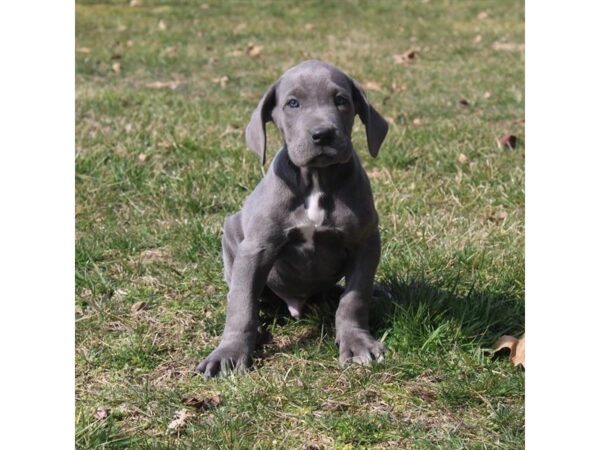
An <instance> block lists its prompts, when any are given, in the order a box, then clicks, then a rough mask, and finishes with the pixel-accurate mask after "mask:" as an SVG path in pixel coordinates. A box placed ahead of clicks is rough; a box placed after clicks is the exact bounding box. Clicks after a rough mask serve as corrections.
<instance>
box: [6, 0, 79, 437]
mask: <svg viewBox="0 0 600 450" xmlns="http://www.w3.org/2000/svg"><path fill="white" fill-rule="evenodd" d="M74 11H75V9H74V5H73V2H70V1H68V2H50V1H48V0H37V1H31V0H30V1H27V2H20V1H14V2H2V3H0V17H2V26H1V27H0V43H1V44H0V45H1V48H2V69H1V70H0V198H1V203H0V205H1V208H2V215H1V217H0V229H1V232H0V236H1V237H0V239H1V253H0V258H1V259H0V279H1V280H2V284H1V287H0V299H1V303H0V305H1V308H2V311H1V313H0V348H2V363H1V364H2V370H1V371H0V373H1V375H0V377H1V380H0V390H1V391H0V398H2V403H1V405H0V424H1V427H2V430H3V433H2V447H3V448H25V447H26V448H72V446H73V442H74V430H75V428H74V313H73V311H74V288H73V286H74V267H73V263H74V241H75V234H74V148H75V146H74V136H75V127H74V122H75V115H74V98H75V96H74V73H75V61H74V55H75V51H74V34H75V33H74V31H75V28H74V23H75V22H74V17H75V14H74ZM11 444H12V445H11Z"/></svg>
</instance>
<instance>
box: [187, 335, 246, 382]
mask: <svg viewBox="0 0 600 450" xmlns="http://www.w3.org/2000/svg"><path fill="white" fill-rule="evenodd" d="M250 354H251V350H250V349H249V348H248V346H246V345H244V344H239V343H229V344H225V345H223V344H221V345H219V346H218V347H217V348H216V349H214V350H213V352H212V353H211V354H210V355H208V356H207V357H206V358H205V359H204V360H203V361H201V362H200V364H198V366H196V372H198V373H201V374H203V375H204V377H205V378H210V377H215V376H217V375H219V374H220V373H223V372H227V371H231V370H245V369H248V368H249V367H250V366H251V365H252V358H251V356H250Z"/></svg>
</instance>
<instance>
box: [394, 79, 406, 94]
mask: <svg viewBox="0 0 600 450" xmlns="http://www.w3.org/2000/svg"><path fill="white" fill-rule="evenodd" d="M405 90H406V85H405V84H398V83H396V82H395V81H393V82H392V91H394V92H400V91H405Z"/></svg>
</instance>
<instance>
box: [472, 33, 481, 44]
mask: <svg viewBox="0 0 600 450" xmlns="http://www.w3.org/2000/svg"><path fill="white" fill-rule="evenodd" d="M482 39H483V38H482V37H481V35H480V34H478V35H477V36H475V37H474V38H473V42H474V43H475V44H479V43H480V42H481V40H482Z"/></svg>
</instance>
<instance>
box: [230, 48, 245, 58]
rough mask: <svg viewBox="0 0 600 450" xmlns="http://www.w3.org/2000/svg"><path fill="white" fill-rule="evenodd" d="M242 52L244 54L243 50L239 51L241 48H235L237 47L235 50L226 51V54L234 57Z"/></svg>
mask: <svg viewBox="0 0 600 450" xmlns="http://www.w3.org/2000/svg"><path fill="white" fill-rule="evenodd" d="M243 54H244V52H243V51H241V50H237V49H236V50H234V51H232V52H229V53H228V55H229V56H233V57H234V58H239V57H240V56H242V55H243Z"/></svg>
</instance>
